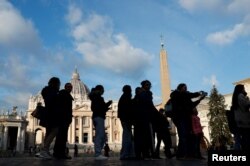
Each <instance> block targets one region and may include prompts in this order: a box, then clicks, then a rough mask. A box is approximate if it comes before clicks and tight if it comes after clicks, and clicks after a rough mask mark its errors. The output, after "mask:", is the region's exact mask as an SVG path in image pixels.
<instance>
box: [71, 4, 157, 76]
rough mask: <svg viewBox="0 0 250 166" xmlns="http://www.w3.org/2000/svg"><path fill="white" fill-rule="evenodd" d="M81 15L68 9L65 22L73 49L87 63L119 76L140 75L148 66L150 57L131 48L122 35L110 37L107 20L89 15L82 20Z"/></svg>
mask: <svg viewBox="0 0 250 166" xmlns="http://www.w3.org/2000/svg"><path fill="white" fill-rule="evenodd" d="M75 11H78V14H76V13H75ZM81 13H82V12H80V9H79V8H78V7H76V6H74V5H71V6H70V7H69V13H68V15H67V16H66V18H67V21H68V23H69V25H70V27H71V35H72V37H73V39H74V42H75V49H76V51H77V52H78V53H80V54H81V55H82V56H83V58H84V59H85V61H86V62H87V63H89V64H90V65H97V66H99V67H102V68H104V69H107V70H109V71H112V72H114V73H123V74H133V73H134V72H137V73H143V70H144V69H145V67H147V66H149V65H150V61H151V60H152V56H151V55H149V54H148V53H147V52H145V51H144V50H142V49H140V48H136V47H134V46H132V45H131V44H130V42H129V41H128V39H127V38H126V36H125V35H124V34H121V33H114V31H113V25H112V21H111V20H110V18H109V17H107V16H101V15H98V14H95V13H92V14H90V15H87V17H85V18H83V17H82V14H81ZM80 15H81V17H80ZM69 19H72V20H69ZM79 19H81V20H79Z"/></svg>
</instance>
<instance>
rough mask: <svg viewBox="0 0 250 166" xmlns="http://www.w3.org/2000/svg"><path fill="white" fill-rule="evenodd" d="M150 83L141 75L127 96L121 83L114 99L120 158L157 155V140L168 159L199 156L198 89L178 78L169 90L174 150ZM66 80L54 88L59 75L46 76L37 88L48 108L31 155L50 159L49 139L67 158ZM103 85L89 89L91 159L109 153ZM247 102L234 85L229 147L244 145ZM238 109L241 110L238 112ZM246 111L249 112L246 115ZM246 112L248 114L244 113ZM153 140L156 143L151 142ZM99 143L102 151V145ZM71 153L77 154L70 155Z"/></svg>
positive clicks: (240, 88) (68, 87) (200, 95)
mask: <svg viewBox="0 0 250 166" xmlns="http://www.w3.org/2000/svg"><path fill="white" fill-rule="evenodd" d="M150 89H151V82H150V81H148V80H144V81H142V82H141V86H140V87H136V88H135V95H134V96H133V95H132V88H131V86H130V85H124V86H123V88H122V92H123V93H122V95H121V97H120V99H119V101H118V118H119V119H120V121H121V126H122V129H123V132H122V148H121V151H120V160H131V159H136V160H141V159H145V160H147V159H152V158H157V159H160V158H161V157H160V145H161V142H163V143H164V154H165V156H166V158H168V159H170V158H172V157H174V156H176V159H190V158H191V159H193V158H195V159H204V157H203V156H202V155H201V152H200V142H201V139H202V137H203V131H202V127H201V123H200V118H199V116H198V111H197V109H196V106H197V105H198V104H199V103H200V102H201V100H203V99H204V98H205V97H206V95H207V94H206V93H204V92H203V91H199V92H189V91H188V90H187V85H186V84H184V83H181V84H179V85H178V86H177V88H176V90H174V91H173V92H172V93H171V94H170V100H169V101H168V104H171V109H172V111H171V119H172V121H173V123H174V125H175V126H176V129H177V133H178V141H179V142H178V145H177V151H176V154H173V152H172V151H171V148H172V140H171V135H170V131H169V122H168V118H167V117H166V114H165V109H164V108H161V109H160V110H157V109H156V107H155V106H154V103H153V94H152V92H151V90H150ZM71 91H72V85H71V84H70V83H66V84H65V86H64V89H62V90H60V80H59V78H57V77H52V78H51V79H50V80H49V82H48V86H46V87H44V88H43V90H42V97H43V99H44V103H45V108H46V111H47V113H48V116H47V118H46V120H41V121H40V125H42V126H44V127H45V129H46V134H45V139H44V146H43V147H42V149H41V152H40V153H39V154H38V155H37V156H38V157H40V158H43V159H51V158H52V155H51V154H50V152H49V149H50V145H51V143H52V141H53V139H55V144H54V148H53V157H55V158H57V159H71V156H69V155H68V153H66V149H67V147H66V142H67V135H68V128H69V125H70V124H71V121H72V117H73V116H72V101H73V100H74V99H73V97H72V96H71V94H70V92H71ZM103 94H104V87H103V86H102V85H97V86H95V87H94V88H92V89H91V92H90V94H89V99H90V100H91V110H92V112H93V113H92V120H93V124H94V127H95V139H94V151H95V152H94V156H95V159H96V160H105V159H107V158H108V157H109V154H108V152H109V150H110V149H109V146H108V144H107V142H106V141H107V140H106V134H105V118H106V112H107V111H108V110H109V109H110V106H111V104H112V100H110V101H108V102H105V100H104V98H103V96H102V95H103ZM249 107H250V101H249V99H248V97H247V94H246V91H245V89H244V86H243V85H236V87H235V90H234V93H233V98H232V108H231V110H232V111H234V115H235V124H236V130H234V131H235V132H234V133H233V134H234V138H235V145H237V146H235V148H236V149H237V148H238V149H242V150H245V151H246V150H247V149H249V147H250V143H249V140H250V137H249V131H250V127H249V125H250V123H249V121H250V120H249V117H250V115H248V114H246V112H248V113H249ZM242 112H244V115H243V113H242ZM248 116H249V117H248ZM246 117H248V118H246ZM155 140H157V142H155ZM104 147H105V154H104V155H103V154H102V150H104ZM75 156H77V154H75Z"/></svg>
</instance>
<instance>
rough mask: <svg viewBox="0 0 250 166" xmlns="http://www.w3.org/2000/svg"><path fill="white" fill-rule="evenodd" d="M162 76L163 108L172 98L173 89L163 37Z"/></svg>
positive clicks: (161, 53)
mask: <svg viewBox="0 0 250 166" xmlns="http://www.w3.org/2000/svg"><path fill="white" fill-rule="evenodd" d="M160 75H161V93H162V103H161V107H162V108H163V107H164V105H165V104H166V102H167V101H168V99H169V98H170V93H171V88H170V75H169V69H168V60H167V52H166V50H165V49H164V43H163V38H162V36H161V51H160Z"/></svg>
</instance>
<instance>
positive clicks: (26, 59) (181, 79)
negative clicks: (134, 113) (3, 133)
mask: <svg viewBox="0 0 250 166" xmlns="http://www.w3.org/2000/svg"><path fill="white" fill-rule="evenodd" d="M161 34H162V35H163V36H164V44H165V49H166V51H167V54H168V65H169V70H170V78H171V88H172V89H175V88H176V87H177V85H178V84H179V83H186V84H187V86H188V89H189V91H200V90H205V91H207V92H208V93H209V92H210V90H211V88H212V85H213V84H215V85H216V87H217V89H218V91H219V93H221V94H228V93H232V91H233V88H234V86H233V83H234V82H236V81H239V80H243V79H246V78H249V77H250V72H249V67H248V66H249V64H248V63H249V60H250V1H249V0H209V1H204V0H188V1H187V0H168V1H166V0H125V1H124V0H106V1H105V0H35V1H34V0H9V1H7V0H0V110H7V109H12V107H13V106H18V107H19V108H22V109H24V110H25V109H27V106H28V99H29V96H31V95H36V94H38V92H39V91H40V90H41V89H42V88H43V87H44V86H45V85H47V82H48V80H49V79H50V77H53V76H56V77H59V78H60V79H61V82H62V86H61V87H62V88H63V85H64V84H65V83H66V82H69V81H70V79H71V76H72V73H73V71H74V69H75V67H77V69H78V72H79V73H80V76H81V80H82V81H83V82H84V83H85V84H86V85H87V86H88V87H89V88H90V89H91V88H92V87H94V86H95V85H97V84H102V85H103V86H104V87H105V94H104V97H105V99H107V100H109V99H112V100H116V101H117V100H118V99H119V97H120V95H121V93H122V91H121V89H122V87H123V85H125V84H129V85H131V86H132V88H133V89H135V88H136V87H137V86H140V82H141V81H142V80H145V79H148V80H150V81H151V82H152V92H153V94H154V102H155V104H159V103H160V102H161V92H160V89H161V86H160V75H159V52H160V48H161V47H160V43H161V39H160V35H161Z"/></svg>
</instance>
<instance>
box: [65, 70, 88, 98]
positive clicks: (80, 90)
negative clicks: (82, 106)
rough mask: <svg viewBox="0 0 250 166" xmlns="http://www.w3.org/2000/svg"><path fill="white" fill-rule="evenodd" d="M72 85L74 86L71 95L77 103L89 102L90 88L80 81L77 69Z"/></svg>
mask: <svg viewBox="0 0 250 166" xmlns="http://www.w3.org/2000/svg"><path fill="white" fill-rule="evenodd" d="M70 83H71V84H72V86H73V88H72V91H71V95H72V97H73V98H74V100H75V101H82V100H88V94H89V92H90V91H89V88H88V87H87V86H86V85H85V84H84V83H83V82H82V81H81V80H80V75H79V73H78V72H77V69H75V71H74V72H73V74H72V79H71V80H70Z"/></svg>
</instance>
